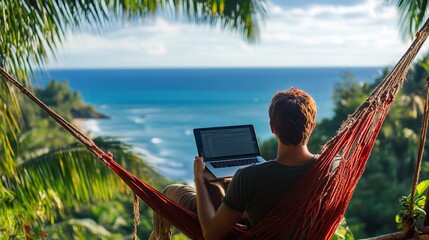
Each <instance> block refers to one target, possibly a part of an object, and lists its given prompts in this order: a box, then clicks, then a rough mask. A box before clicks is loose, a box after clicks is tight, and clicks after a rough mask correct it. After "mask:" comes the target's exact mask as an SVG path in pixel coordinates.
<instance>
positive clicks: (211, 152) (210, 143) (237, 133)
mask: <svg viewBox="0 0 429 240" xmlns="http://www.w3.org/2000/svg"><path fill="white" fill-rule="evenodd" d="M194 136H195V142H196V144H197V149H198V155H199V156H201V157H204V162H205V164H206V169H207V170H209V171H210V172H211V173H212V174H213V175H214V176H215V177H216V178H228V177H232V176H234V174H235V172H236V171H237V170H238V169H240V168H243V167H247V166H250V165H253V164H259V163H262V162H265V160H264V159H263V158H262V157H261V154H260V153H259V147H258V141H257V139H256V134H255V129H254V128H253V125H239V126H225V127H211V128H196V129H194Z"/></svg>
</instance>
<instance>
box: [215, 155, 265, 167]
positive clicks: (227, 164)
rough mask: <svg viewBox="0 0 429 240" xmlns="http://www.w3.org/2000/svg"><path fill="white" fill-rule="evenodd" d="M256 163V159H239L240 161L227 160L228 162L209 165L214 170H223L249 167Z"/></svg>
mask: <svg viewBox="0 0 429 240" xmlns="http://www.w3.org/2000/svg"><path fill="white" fill-rule="evenodd" d="M257 162H258V158H255V157H252V158H241V159H234V160H228V161H219V162H211V163H210V164H211V165H212V166H213V167H214V168H224V167H236V166H243V165H250V164H253V163H257Z"/></svg>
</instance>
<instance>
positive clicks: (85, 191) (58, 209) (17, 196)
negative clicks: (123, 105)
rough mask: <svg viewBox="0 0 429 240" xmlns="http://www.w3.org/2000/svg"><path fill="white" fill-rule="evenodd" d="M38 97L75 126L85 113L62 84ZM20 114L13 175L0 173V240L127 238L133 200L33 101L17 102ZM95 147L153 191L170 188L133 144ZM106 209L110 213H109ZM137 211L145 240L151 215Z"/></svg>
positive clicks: (40, 91) (109, 143)
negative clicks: (10, 238)
mask: <svg viewBox="0 0 429 240" xmlns="http://www.w3.org/2000/svg"><path fill="white" fill-rule="evenodd" d="M35 92H36V93H37V94H38V95H39V97H40V98H42V99H44V100H45V101H46V102H49V103H51V105H52V106H53V107H54V108H58V109H57V110H58V111H59V112H60V113H61V114H63V115H64V116H65V117H66V118H68V119H69V120H73V117H72V116H73V114H78V115H81V113H80V111H83V112H86V111H87V109H88V108H89V107H88V106H86V105H85V104H84V103H83V102H82V100H81V99H80V97H79V95H78V94H76V93H72V92H71V91H70V90H69V88H68V86H67V84H66V83H61V84H59V83H50V84H49V85H48V86H47V87H46V88H44V89H35ZM56 103H61V106H60V105H59V104H58V105H57V104H56ZM20 108H21V109H22V115H23V116H24V117H23V118H22V119H20V121H18V124H19V126H20V128H21V129H22V131H21V132H19V133H17V134H16V137H15V138H14V139H15V140H16V141H12V146H13V147H14V153H15V155H14V159H15V161H16V173H15V174H12V173H1V174H0V176H1V177H0V179H1V180H0V182H1V184H2V185H3V186H4V187H5V191H4V194H2V195H1V199H0V201H1V208H0V215H1V216H4V217H2V218H0V238H4V237H7V236H15V237H18V238H22V237H24V235H29V236H33V237H34V236H42V235H48V236H50V237H52V236H59V237H60V236H63V237H64V235H61V234H65V233H68V234H70V235H69V236H77V237H79V239H82V237H85V236H90V235H91V234H97V235H98V234H101V235H103V234H104V235H106V236H107V237H109V236H110V237H112V236H122V237H124V235H123V234H125V235H127V234H128V235H129V234H131V233H132V226H133V217H132V209H133V208H132V206H131V205H132V200H131V199H132V197H131V195H130V191H128V190H127V189H128V188H127V187H126V186H125V185H124V183H123V182H122V181H121V180H120V179H119V178H118V177H117V176H116V175H115V174H114V173H113V172H112V171H111V170H110V169H109V168H108V167H107V166H105V165H103V164H100V162H99V161H98V160H97V159H96V158H95V157H94V156H92V155H91V154H90V153H89V152H88V151H87V150H86V148H85V147H83V146H81V145H80V144H77V143H75V141H73V139H72V138H71V137H70V136H68V134H67V133H65V132H64V131H63V130H61V129H60V128H58V127H56V125H55V123H53V122H52V121H49V120H48V119H46V116H45V115H44V113H43V112H42V111H41V109H39V108H38V107H36V106H35V105H34V104H32V103H31V102H22V103H21V106H20ZM46 139H49V140H50V141H46ZM94 141H95V142H96V144H97V145H98V146H100V147H101V148H103V149H105V150H106V151H110V152H111V153H113V154H114V156H115V160H116V161H118V162H119V163H120V164H121V165H122V166H124V167H125V168H127V169H129V170H130V171H132V172H133V173H134V174H136V175H137V176H139V177H140V178H142V179H144V180H145V181H147V182H148V183H150V184H151V185H153V186H155V187H158V188H162V187H163V186H165V185H166V184H167V180H166V179H165V178H163V177H161V176H160V175H159V174H157V173H156V172H155V171H154V170H153V168H151V167H150V166H149V165H148V164H146V163H145V162H144V161H143V160H142V159H141V156H138V155H136V154H135V153H133V151H132V149H131V146H128V145H125V144H124V143H121V142H119V141H117V140H115V139H111V138H104V139H100V138H97V139H95V140H94ZM103 206H104V207H103ZM109 207H111V208H112V210H107V209H108V208H109ZM141 208H142V216H143V217H142V219H143V222H144V224H142V226H141V227H140V228H141V233H140V234H141V236H142V237H143V238H144V236H146V237H147V236H148V234H149V232H150V226H151V224H150V219H151V217H150V212H149V211H148V209H147V206H142V207H141ZM99 224H104V225H99ZM115 226H116V227H115ZM23 229H25V231H23ZM41 234H42V235H41ZM115 234H116V235H115ZM104 235H103V236H104ZM94 236H95V235H94ZM60 238H61V237H60Z"/></svg>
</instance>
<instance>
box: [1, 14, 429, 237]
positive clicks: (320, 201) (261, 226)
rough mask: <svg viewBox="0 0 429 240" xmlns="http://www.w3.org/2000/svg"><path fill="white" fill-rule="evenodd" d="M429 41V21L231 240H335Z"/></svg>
mask: <svg viewBox="0 0 429 240" xmlns="http://www.w3.org/2000/svg"><path fill="white" fill-rule="evenodd" d="M428 35H429V21H427V22H426V23H425V24H424V25H423V27H422V28H421V30H420V31H419V32H418V33H417V37H416V39H415V40H414V42H413V43H412V45H411V46H410V48H409V49H408V50H407V52H406V53H405V54H404V56H403V57H402V58H401V59H400V61H399V62H398V63H397V64H396V66H395V67H394V68H393V70H392V71H391V73H390V74H389V75H388V76H387V77H386V78H385V79H384V80H383V81H382V82H381V83H380V85H379V86H378V87H377V88H376V89H374V90H373V92H372V93H371V95H370V96H369V97H368V99H367V100H366V101H365V102H364V103H363V104H362V105H361V106H360V107H359V108H358V109H357V110H356V111H355V112H354V113H353V114H352V115H350V116H349V117H348V119H347V120H346V121H345V122H344V123H343V124H342V126H341V127H340V129H339V130H338V133H337V135H336V136H335V137H333V138H332V139H331V140H330V141H329V142H327V143H326V144H325V145H324V146H323V147H322V153H321V155H320V157H319V159H318V161H316V162H315V164H313V166H312V167H311V168H310V169H309V170H308V171H307V172H306V173H305V174H304V175H303V176H302V177H301V178H300V179H299V180H298V182H297V183H296V184H295V185H294V187H293V188H292V189H291V190H290V191H289V192H287V193H286V194H285V195H284V196H283V197H282V199H281V200H280V202H279V203H278V204H277V205H276V206H275V207H274V208H273V209H272V210H271V211H270V212H269V213H268V214H267V215H266V216H265V217H264V218H263V219H262V220H261V221H260V222H259V223H258V224H257V225H256V226H255V227H253V228H251V229H250V230H246V229H244V228H240V227H238V226H237V227H234V228H233V229H232V230H231V232H230V233H229V234H228V236H227V237H226V238H227V239H249V238H252V239H286V238H287V239H330V238H331V237H332V236H333V234H334V233H335V230H336V227H337V225H338V224H339V222H340V220H341V218H342V217H343V215H344V213H345V210H346V207H347V205H348V203H349V202H350V199H351V197H352V194H353V191H354V189H355V187H356V185H357V182H358V180H359V178H360V177H361V175H362V174H363V171H364V168H365V164H366V161H367V160H368V157H369V155H370V152H371V149H372V147H373V145H374V142H375V139H376V137H377V135H378V133H379V131H380V128H381V126H382V123H383V121H384V119H385V117H386V115H387V113H388V110H389V108H390V105H391V104H392V102H393V101H394V99H395V96H396V94H397V93H398V91H399V89H400V88H401V87H402V85H403V82H404V80H405V76H406V74H407V72H408V69H409V68H410V66H411V63H412V61H413V59H414V58H415V56H416V55H417V53H418V51H419V49H420V48H421V46H422V44H423V42H424V41H425V40H426V38H427V36H428ZM0 73H1V74H2V75H3V76H4V77H5V78H6V80H8V81H10V82H12V83H13V84H14V85H15V86H17V87H18V88H19V89H20V90H21V91H22V92H23V93H24V94H25V95H27V96H28V97H29V98H30V99H31V100H33V101H34V102H35V103H36V104H38V105H39V106H40V107H41V108H43V109H44V110H45V111H46V112H47V113H48V115H50V116H51V117H52V118H53V119H54V120H55V121H57V122H58V123H59V124H61V125H62V126H63V127H64V128H65V129H66V130H68V131H69V132H70V133H71V134H72V135H73V136H74V137H76V139H78V140H79V141H80V142H81V143H82V144H84V145H85V146H86V147H87V149H88V150H89V151H90V152H92V153H93V154H94V155H95V156H96V157H98V158H99V159H100V160H102V161H103V162H104V163H105V164H107V165H108V166H109V167H110V168H111V169H112V170H113V171H115V172H116V173H117V174H118V175H119V177H121V178H122V180H123V181H124V182H125V183H126V184H127V185H128V186H129V187H130V188H131V189H132V190H133V191H134V193H135V194H136V195H137V196H138V197H139V198H140V199H142V200H143V201H144V202H145V203H146V204H147V205H148V206H149V207H151V208H152V209H153V211H155V212H156V213H157V214H159V215H160V216H161V217H163V218H165V219H166V220H167V221H168V222H169V223H171V224H172V225H173V226H175V227H176V228H177V229H178V230H180V231H181V232H182V233H184V234H185V235H187V236H188V237H190V238H192V239H203V235H202V232H201V227H200V225H199V222H198V217H197V215H196V214H195V213H193V212H191V211H190V210H188V209H186V208H183V207H181V206H179V205H178V204H176V203H175V202H174V201H172V200H171V199H169V198H167V197H166V196H164V195H163V194H162V193H160V192H158V191H157V190H156V189H154V188H152V187H151V186H149V185H147V184H146V183H145V182H143V181H141V180H140V179H138V178H137V177H135V176H133V175H132V174H131V173H130V172H128V171H127V170H125V169H123V168H122V167H121V166H120V165H119V164H118V163H116V162H115V161H114V160H113V157H112V155H111V154H110V153H105V152H104V151H103V150H101V149H100V148H99V147H98V146H96V145H95V144H94V142H93V141H92V140H91V139H90V138H88V137H87V136H85V134H83V133H82V132H81V131H80V130H79V129H77V128H75V127H74V126H72V125H71V124H70V123H68V122H67V121H66V120H65V119H63V118H62V117H61V116H59V115H58V114H56V113H55V112H53V111H52V110H51V109H49V108H48V107H47V106H46V105H45V104H44V103H43V102H41V101H40V100H39V99H37V98H36V97H35V96H34V95H33V94H32V93H31V92H29V91H28V90H27V89H26V88H25V87H24V86H23V85H22V84H20V83H19V82H18V81H16V80H15V79H14V78H13V77H12V76H10V75H9V74H8V73H7V72H6V71H5V70H4V69H3V68H0ZM336 155H341V157H342V158H343V160H342V161H341V163H340V164H339V166H338V168H337V170H336V171H335V173H330V171H329V169H330V165H331V162H332V160H333V158H334V157H335V156H336Z"/></svg>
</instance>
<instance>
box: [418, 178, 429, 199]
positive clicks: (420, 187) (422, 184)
mask: <svg viewBox="0 0 429 240" xmlns="http://www.w3.org/2000/svg"><path fill="white" fill-rule="evenodd" d="M428 187H429V180H424V181H422V182H420V183H419V185H417V189H416V196H420V195H422V194H423V193H424V192H425V191H426V190H427V189H428Z"/></svg>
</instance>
